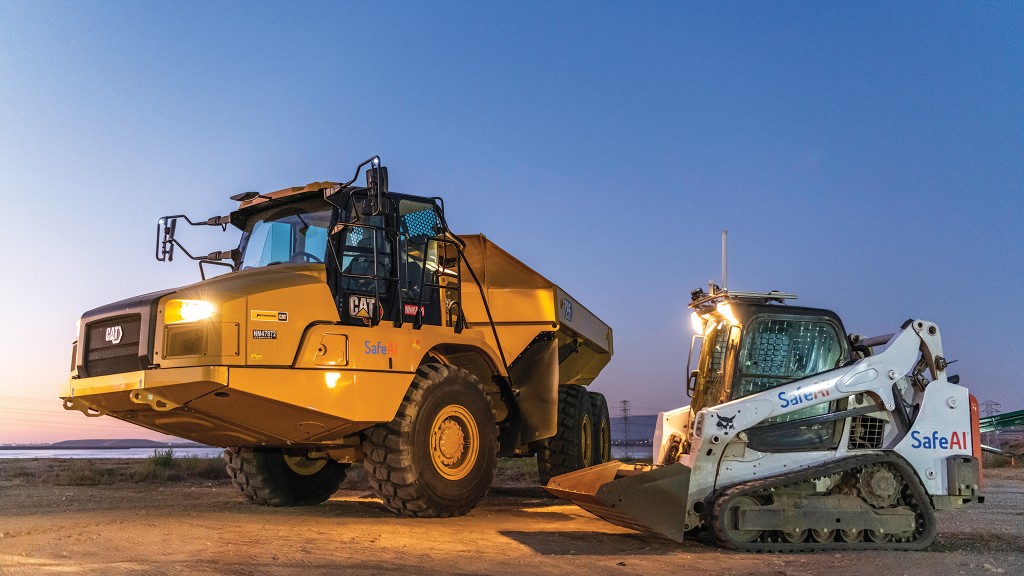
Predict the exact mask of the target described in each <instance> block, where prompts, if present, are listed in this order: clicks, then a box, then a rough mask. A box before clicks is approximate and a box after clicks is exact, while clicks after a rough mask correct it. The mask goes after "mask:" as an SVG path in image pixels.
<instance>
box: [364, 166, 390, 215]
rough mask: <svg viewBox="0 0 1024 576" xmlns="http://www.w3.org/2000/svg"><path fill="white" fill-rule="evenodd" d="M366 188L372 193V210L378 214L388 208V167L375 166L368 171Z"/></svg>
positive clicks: (374, 213)
mask: <svg viewBox="0 0 1024 576" xmlns="http://www.w3.org/2000/svg"><path fill="white" fill-rule="evenodd" d="M366 189H367V191H368V192H369V195H370V212H371V213H372V214H373V215H374V216H376V215H378V214H383V213H384V212H385V211H386V210H387V198H388V169H387V168H386V167H384V166H373V167H371V168H370V169H368V170H367V171H366Z"/></svg>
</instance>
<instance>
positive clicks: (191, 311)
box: [164, 300, 217, 324]
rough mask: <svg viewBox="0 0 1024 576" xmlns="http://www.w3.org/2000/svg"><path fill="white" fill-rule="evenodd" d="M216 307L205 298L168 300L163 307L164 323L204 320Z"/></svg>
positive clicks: (211, 314)
mask: <svg viewBox="0 0 1024 576" xmlns="http://www.w3.org/2000/svg"><path fill="white" fill-rule="evenodd" d="M216 311H217V308H216V307H215V306H214V305H213V302H207V301H206V300H169V301H168V302H167V306H166V307H165V308H164V324H173V323H175V322H198V321H200V320H206V319H207V318H209V317H210V316H213V313H214V312H216Z"/></svg>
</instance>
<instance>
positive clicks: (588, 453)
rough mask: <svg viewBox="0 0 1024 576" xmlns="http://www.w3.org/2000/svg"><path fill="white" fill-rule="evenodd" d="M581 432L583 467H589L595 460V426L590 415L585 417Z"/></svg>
mask: <svg viewBox="0 0 1024 576" xmlns="http://www.w3.org/2000/svg"><path fill="white" fill-rule="evenodd" d="M581 428H582V429H581V430H580V452H582V454H581V456H583V462H581V464H582V465H583V466H589V465H590V462H591V461H593V459H594V426H593V423H591V421H590V415H587V414H585V415H584V416H583V425H582V426H581Z"/></svg>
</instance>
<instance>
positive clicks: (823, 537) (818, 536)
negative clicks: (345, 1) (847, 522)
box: [811, 530, 836, 543]
mask: <svg viewBox="0 0 1024 576" xmlns="http://www.w3.org/2000/svg"><path fill="white" fill-rule="evenodd" d="M835 535H836V531H835V530H811V538H812V539H814V541H815V542H820V543H825V542H831V541H832V539H833V538H835Z"/></svg>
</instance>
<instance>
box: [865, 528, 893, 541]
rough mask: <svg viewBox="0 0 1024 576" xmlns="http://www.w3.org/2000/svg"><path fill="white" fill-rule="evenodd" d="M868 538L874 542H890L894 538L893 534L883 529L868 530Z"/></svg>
mask: <svg viewBox="0 0 1024 576" xmlns="http://www.w3.org/2000/svg"><path fill="white" fill-rule="evenodd" d="M868 540H871V541H872V542H889V541H890V540H892V534H890V533H888V532H885V531H882V530H868Z"/></svg>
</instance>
